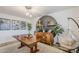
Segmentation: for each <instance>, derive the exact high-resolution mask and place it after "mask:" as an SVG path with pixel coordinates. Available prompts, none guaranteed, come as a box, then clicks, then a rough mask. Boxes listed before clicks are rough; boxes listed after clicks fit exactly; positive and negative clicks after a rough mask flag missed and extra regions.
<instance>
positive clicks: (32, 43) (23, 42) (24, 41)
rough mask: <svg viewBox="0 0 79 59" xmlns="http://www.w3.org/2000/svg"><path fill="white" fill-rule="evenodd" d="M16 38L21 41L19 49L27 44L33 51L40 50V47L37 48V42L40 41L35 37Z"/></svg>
mask: <svg viewBox="0 0 79 59" xmlns="http://www.w3.org/2000/svg"><path fill="white" fill-rule="evenodd" d="M16 39H17V40H18V41H19V42H20V43H21V45H20V47H18V48H19V49H20V48H22V47H24V46H27V47H29V48H30V52H31V53H34V52H37V51H39V49H37V44H38V42H39V41H37V40H36V38H35V37H22V36H16Z"/></svg>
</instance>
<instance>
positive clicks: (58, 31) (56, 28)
mask: <svg viewBox="0 0 79 59" xmlns="http://www.w3.org/2000/svg"><path fill="white" fill-rule="evenodd" d="M52 32H53V33H54V36H56V35H57V42H56V44H59V39H58V36H59V34H62V32H64V29H63V28H61V26H60V25H59V24H56V25H55V26H54V27H53V29H52Z"/></svg>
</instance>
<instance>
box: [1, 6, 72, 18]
mask: <svg viewBox="0 0 79 59" xmlns="http://www.w3.org/2000/svg"><path fill="white" fill-rule="evenodd" d="M31 7H32V8H31V9H30V13H31V14H32V15H33V16H32V17H39V16H42V15H46V14H49V13H54V12H58V11H62V10H64V9H68V8H72V7H73V6H31ZM27 12H28V10H27V9H26V8H25V6H0V13H5V14H9V15H13V16H18V17H22V18H28V17H27V16H26V13H27Z"/></svg>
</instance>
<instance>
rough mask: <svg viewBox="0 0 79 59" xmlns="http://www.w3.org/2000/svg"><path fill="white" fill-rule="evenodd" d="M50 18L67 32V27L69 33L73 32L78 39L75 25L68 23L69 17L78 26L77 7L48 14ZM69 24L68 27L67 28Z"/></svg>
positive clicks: (78, 33)
mask: <svg viewBox="0 0 79 59" xmlns="http://www.w3.org/2000/svg"><path fill="white" fill-rule="evenodd" d="M50 15H51V16H52V17H54V18H55V19H56V21H57V22H58V24H60V25H62V27H63V28H64V30H67V29H68V27H69V28H70V30H71V31H73V32H74V33H75V34H76V35H77V36H78V37H79V29H78V27H77V25H76V24H75V23H74V22H73V21H68V19H67V18H68V17H71V18H73V19H75V20H76V21H77V23H78V24H79V7H74V8H71V9H67V10H63V11H60V12H56V13H52V14H50ZM68 24H69V26H68Z"/></svg>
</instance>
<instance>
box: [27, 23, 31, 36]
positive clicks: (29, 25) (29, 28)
mask: <svg viewBox="0 0 79 59" xmlns="http://www.w3.org/2000/svg"><path fill="white" fill-rule="evenodd" d="M27 27H28V31H29V33H28V34H29V35H30V34H31V33H30V30H31V29H32V24H31V23H27Z"/></svg>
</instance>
